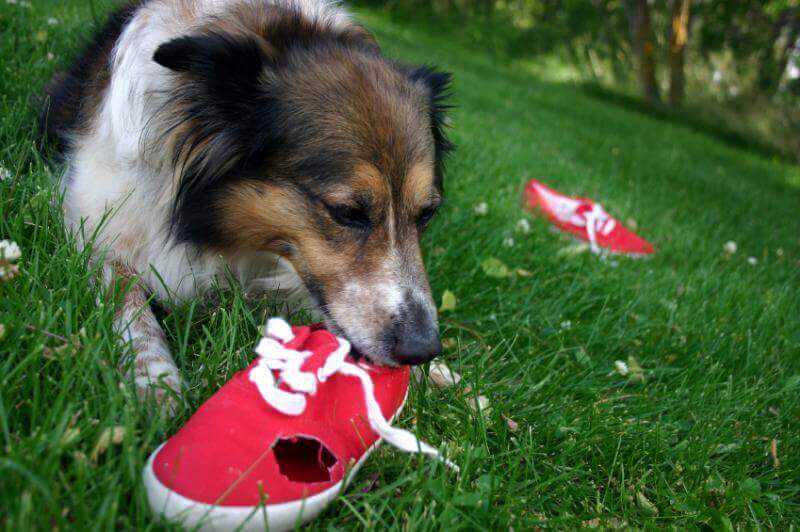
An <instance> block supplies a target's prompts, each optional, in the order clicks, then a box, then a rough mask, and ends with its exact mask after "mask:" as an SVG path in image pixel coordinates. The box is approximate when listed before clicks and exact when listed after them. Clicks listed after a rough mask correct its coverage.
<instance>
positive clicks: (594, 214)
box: [573, 203, 617, 255]
mask: <svg viewBox="0 0 800 532" xmlns="http://www.w3.org/2000/svg"><path fill="white" fill-rule="evenodd" d="M574 218H575V220H573V223H575V225H578V226H580V225H583V224H584V223H585V224H586V233H587V235H588V236H589V247H590V248H591V250H592V253H594V254H595V255H600V254H602V252H603V250H602V249H601V248H600V246H599V245H598V244H597V233H598V232H600V234H601V235H603V236H608V234H609V233H610V232H611V231H613V230H614V227H616V226H617V222H616V221H614V219H613V218H611V217H610V216H609V215H608V213H607V212H606V211H605V209H603V207H602V206H600V204H599V203H595V204H594V206H593V207H592V210H591V211H589V212H586V213H583V216H581V215H578V214H576V215H575V217H574Z"/></svg>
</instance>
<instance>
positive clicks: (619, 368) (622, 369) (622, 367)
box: [614, 360, 631, 377]
mask: <svg viewBox="0 0 800 532" xmlns="http://www.w3.org/2000/svg"><path fill="white" fill-rule="evenodd" d="M614 370H616V372H617V373H619V374H620V375H622V376H623V377H627V376H628V373H630V371H631V370H629V369H628V364H626V363H625V362H624V361H622V360H616V361H615V362H614Z"/></svg>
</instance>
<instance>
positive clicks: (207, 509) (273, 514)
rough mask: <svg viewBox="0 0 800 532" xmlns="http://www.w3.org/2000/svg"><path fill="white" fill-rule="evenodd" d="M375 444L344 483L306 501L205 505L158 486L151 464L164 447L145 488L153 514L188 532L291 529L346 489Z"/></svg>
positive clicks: (147, 471)
mask: <svg viewBox="0 0 800 532" xmlns="http://www.w3.org/2000/svg"><path fill="white" fill-rule="evenodd" d="M380 443H381V441H380V440H378V441H377V442H375V443H374V444H373V445H372V447H370V448H369V449H368V450H367V452H366V453H364V456H362V457H361V458H360V459H359V460H358V462H356V464H355V465H354V466H353V467H352V468H350V471H349V472H348V474H347V476H346V477H345V479H344V480H342V481H340V482H338V483H337V484H335V485H333V486H331V487H330V488H328V489H326V490H325V491H323V492H320V493H317V494H316V495H312V496H311V497H307V498H305V499H301V500H299V501H292V502H284V503H279V504H265V505H264V506H216V505H213V504H205V503H201V502H197V501H193V500H191V499H187V498H186V497H184V496H182V495H180V494H178V493H176V492H174V491H172V490H171V489H169V488H168V487H167V486H165V485H164V484H162V483H161V481H160V480H158V478H157V477H156V475H155V473H154V472H153V461H154V460H155V457H156V455H157V454H158V452H159V451H160V450H161V447H163V446H164V444H162V445H160V446H159V447H158V449H156V450H155V451H154V452H153V454H151V455H150V458H149V459H148V460H147V465H146V466H145V468H144V486H145V489H146V490H147V500H148V501H149V502H150V508H152V509H153V512H155V513H156V514H158V515H160V516H161V517H162V518H164V519H166V520H168V521H172V522H175V523H180V524H181V525H183V526H184V527H185V528H187V529H191V530H202V531H207V530H208V531H226V530H243V531H257V530H276V531H282V530H292V529H293V528H294V527H295V526H296V525H299V524H303V523H307V522H308V521H311V520H312V519H314V518H315V517H317V516H318V515H319V514H320V513H322V511H323V510H324V509H325V508H326V507H327V506H328V505H329V504H330V503H331V502H332V501H333V500H334V499H335V498H336V497H337V496H338V495H339V492H340V491H341V490H342V489H344V488H346V487H347V484H348V483H349V482H350V479H352V478H353V477H354V476H355V475H356V473H358V470H359V469H360V468H361V465H362V464H363V463H364V461H366V459H367V457H369V455H370V454H371V453H372V451H373V450H374V449H375V448H376V447H377V446H378V445H380Z"/></svg>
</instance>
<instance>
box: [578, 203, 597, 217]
mask: <svg viewBox="0 0 800 532" xmlns="http://www.w3.org/2000/svg"><path fill="white" fill-rule="evenodd" d="M593 209H594V205H593V204H592V203H591V202H590V201H586V200H581V202H580V203H579V204H578V206H577V207H575V214H577V215H579V216H583V215H585V214H588V213H590V212H592V210H593Z"/></svg>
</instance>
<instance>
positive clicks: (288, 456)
mask: <svg viewBox="0 0 800 532" xmlns="http://www.w3.org/2000/svg"><path fill="white" fill-rule="evenodd" d="M272 452H274V453H275V460H276V461H277V462H278V468H279V469H280V471H281V474H282V475H283V476H285V477H286V478H288V479H289V480H291V481H292V482H327V481H329V480H330V479H331V471H330V470H331V468H332V467H333V466H334V465H336V457H335V456H333V453H332V452H330V451H329V450H328V448H327V447H325V446H324V445H323V444H322V443H320V441H319V440H315V439H314V438H309V437H306V436H295V437H292V438H279V439H278V440H277V441H276V442H275V444H274V445H273V446H272Z"/></svg>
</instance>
